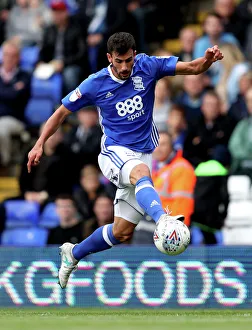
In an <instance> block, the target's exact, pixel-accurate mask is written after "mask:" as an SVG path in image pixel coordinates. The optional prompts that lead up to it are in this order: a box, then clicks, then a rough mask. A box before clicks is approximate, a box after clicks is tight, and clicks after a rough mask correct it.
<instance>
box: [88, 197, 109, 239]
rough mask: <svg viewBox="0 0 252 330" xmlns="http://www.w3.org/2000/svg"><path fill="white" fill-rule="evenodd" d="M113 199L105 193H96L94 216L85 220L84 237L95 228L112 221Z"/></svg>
mask: <svg viewBox="0 0 252 330" xmlns="http://www.w3.org/2000/svg"><path fill="white" fill-rule="evenodd" d="M113 221H114V214H113V200H112V199H111V198H110V197H109V196H108V195H106V194H101V195H98V196H97V198H96V199H95V201H94V217H92V218H90V219H89V220H87V221H85V231H84V238H87V237H88V236H89V235H90V234H92V233H93V231H95V230H96V229H97V228H99V227H102V226H104V225H108V224H110V223H113Z"/></svg>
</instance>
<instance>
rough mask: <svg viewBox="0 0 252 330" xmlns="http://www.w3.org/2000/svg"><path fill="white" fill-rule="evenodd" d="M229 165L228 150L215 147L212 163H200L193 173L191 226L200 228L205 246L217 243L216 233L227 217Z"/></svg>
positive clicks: (210, 161)
mask: <svg viewBox="0 0 252 330" xmlns="http://www.w3.org/2000/svg"><path fill="white" fill-rule="evenodd" d="M218 149H219V150H218ZM229 164H230V154H229V153H228V151H227V149H226V148H224V147H223V146H218V147H217V148H215V149H214V153H213V155H212V160H208V161H206V162H203V163H200V164H199V165H198V166H197V168H196V169H195V174H196V176H197V181H196V186H195V190H194V198H195V209H194V213H193V214H192V218H191V219H192V222H193V224H194V225H197V226H199V227H200V229H201V232H202V234H203V237H204V243H205V244H216V243H217V240H216V236H215V233H216V231H217V230H220V229H221V228H222V227H223V225H224V221H225V218H226V216H227V208H228V204H229V195H228V190H227V180H228V170H227V168H226V167H227V166H228V165H229Z"/></svg>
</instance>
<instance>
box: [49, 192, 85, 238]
mask: <svg viewBox="0 0 252 330" xmlns="http://www.w3.org/2000/svg"><path fill="white" fill-rule="evenodd" d="M55 204H56V212H57V214H58V216H59V221H60V223H59V226H57V227H56V228H52V229H50V231H49V235H48V239H47V244H63V243H65V242H70V243H72V244H77V243H79V242H81V241H82V240H83V238H84V232H83V230H84V227H83V221H82V220H81V218H80V216H79V214H78V212H77V208H76V205H75V202H74V199H73V197H72V196H71V195H64V194H60V195H58V196H57V198H56V199H55Z"/></svg>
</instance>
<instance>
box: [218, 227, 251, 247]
mask: <svg viewBox="0 0 252 330" xmlns="http://www.w3.org/2000/svg"><path fill="white" fill-rule="evenodd" d="M223 243H224V245H252V225H251V226H248V225H247V226H241V227H236V228H235V227H233V228H232V227H224V228H223Z"/></svg>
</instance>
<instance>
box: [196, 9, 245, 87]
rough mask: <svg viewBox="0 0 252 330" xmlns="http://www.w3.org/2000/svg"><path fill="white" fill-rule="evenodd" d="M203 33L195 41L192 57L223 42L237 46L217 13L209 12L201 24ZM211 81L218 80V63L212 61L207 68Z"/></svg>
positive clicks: (200, 54) (213, 83)
mask: <svg viewBox="0 0 252 330" xmlns="http://www.w3.org/2000/svg"><path fill="white" fill-rule="evenodd" d="M203 30H204V35H203V36H202V37H200V38H199V39H198V40H197V41H196V42H195V47H194V52H193V57H194V58H197V57H200V56H203V55H204V52H205V50H206V49H207V48H209V47H213V46H214V45H219V44H221V43H224V42H228V43H233V44H235V45H238V46H239V43H238V40H237V39H236V38H235V36H234V35H233V34H231V33H228V32H224V26H223V23H222V19H221V17H220V16H219V15H217V14H214V13H209V14H208V15H207V17H206V19H205V21H204V25H203ZM208 72H209V73H210V77H211V83H212V85H213V86H215V85H216V84H217V83H218V82H219V75H220V64H219V63H217V62H216V63H214V64H213V65H212V67H211V69H209V70H208Z"/></svg>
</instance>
